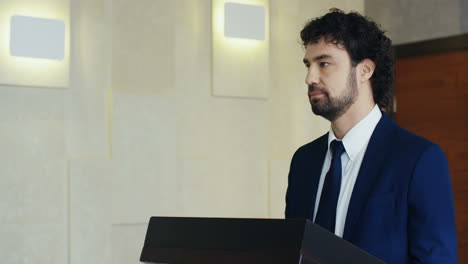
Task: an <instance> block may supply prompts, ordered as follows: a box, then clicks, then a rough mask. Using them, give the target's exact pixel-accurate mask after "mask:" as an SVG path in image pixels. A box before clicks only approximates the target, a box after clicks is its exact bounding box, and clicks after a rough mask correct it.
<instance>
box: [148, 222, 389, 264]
mask: <svg viewBox="0 0 468 264" xmlns="http://www.w3.org/2000/svg"><path fill="white" fill-rule="evenodd" d="M140 261H143V262H150V263H175V264H177V263H184V264H186V263H224V264H230V263H236V264H237V263H244V264H249V263H269V264H273V263H274V264H276V263H278V264H279V263H281V264H287V263H295V264H297V263H300V264H340V263H360V264H384V262H383V261H381V260H379V259H378V258H376V257H374V256H372V255H370V254H368V253H367V252H365V251H363V250H361V249H359V248H357V247H356V246H354V245H352V244H351V243H349V242H347V241H345V240H343V239H341V238H340V237H337V236H335V235H334V234H332V233H330V232H328V231H326V230H325V229H323V228H321V227H319V226H317V225H315V224H313V223H312V222H310V221H309V220H306V219H246V218H191V217H151V219H150V222H149V225H148V230H147V233H146V238H145V242H144V246H143V250H142V253H141V258H140Z"/></svg>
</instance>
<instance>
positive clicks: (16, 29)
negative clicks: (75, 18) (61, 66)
mask: <svg viewBox="0 0 468 264" xmlns="http://www.w3.org/2000/svg"><path fill="white" fill-rule="evenodd" d="M10 55H12V56H17V57H30V58H41V59H51V60H63V59H64V57H65V22H64V21H61V20H55V19H45V18H37V17H29V16H19V15H14V16H12V17H11V22H10Z"/></svg>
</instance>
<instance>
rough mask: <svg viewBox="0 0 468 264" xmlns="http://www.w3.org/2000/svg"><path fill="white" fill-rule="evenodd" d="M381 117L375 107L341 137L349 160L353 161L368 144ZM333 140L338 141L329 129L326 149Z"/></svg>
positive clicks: (377, 108)
mask: <svg viewBox="0 0 468 264" xmlns="http://www.w3.org/2000/svg"><path fill="white" fill-rule="evenodd" d="M381 117H382V113H381V112H380V109H379V107H378V106H377V105H375V106H374V108H373V109H372V110H371V111H370V112H369V113H368V114H367V116H366V117H364V118H363V119H362V120H361V121H359V122H358V123H357V124H356V125H355V126H354V127H353V128H351V130H349V131H348V133H346V135H345V136H344V137H343V139H342V141H343V146H344V148H345V151H346V154H347V155H348V157H349V159H350V160H353V159H354V158H355V157H356V156H357V154H359V152H361V150H362V149H363V148H364V147H365V146H367V143H368V142H369V140H370V137H371V136H372V133H373V132H374V129H375V127H376V126H377V123H379V120H380V118H381ZM335 139H336V140H338V139H337V138H336V136H335V133H333V129H330V132H329V133H328V149H330V143H331V142H332V141H333V140H335ZM329 152H330V151H329Z"/></svg>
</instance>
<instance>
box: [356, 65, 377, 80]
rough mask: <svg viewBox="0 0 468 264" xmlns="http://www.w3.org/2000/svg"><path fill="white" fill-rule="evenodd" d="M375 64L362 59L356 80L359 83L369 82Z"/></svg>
mask: <svg viewBox="0 0 468 264" xmlns="http://www.w3.org/2000/svg"><path fill="white" fill-rule="evenodd" d="M374 70H375V63H374V62H373V61H372V60H370V59H364V60H363V61H361V62H360V63H359V70H358V71H359V72H358V78H359V81H360V82H366V81H368V80H370V78H371V77H372V74H374Z"/></svg>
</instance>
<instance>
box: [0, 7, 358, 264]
mask: <svg viewBox="0 0 468 264" xmlns="http://www.w3.org/2000/svg"><path fill="white" fill-rule="evenodd" d="M332 6H336V7H340V8H343V9H345V10H350V9H353V10H357V11H361V12H362V11H363V10H364V1H363V0H353V1H351V0H349V1H347V0H339V1H338V0H336V1H328V2H326V3H324V2H322V1H309V0H294V1H291V0H288V1H283V0H271V1H270V37H271V39H270V41H271V42H270V55H269V56H270V57H269V60H270V73H269V81H270V84H271V85H270V87H269V89H270V90H269V98H268V99H265V100H263V99H250V98H228V97H213V96H211V80H212V76H211V2H210V1H208V0H177V1H166V0H71V21H72V32H71V34H72V51H71V61H72V64H71V85H70V87H69V88H68V89H65V90H54V89H45V88H32V87H8V86H0V104H1V105H2V111H1V112H0V127H1V129H0V146H1V149H2V150H3V152H2V154H1V156H0V160H1V161H2V166H0V175H1V185H0V209H1V212H2V213H1V215H0V259H2V263H47V264H55V263H57V264H58V263H60V264H62V263H138V261H137V260H138V254H139V250H141V246H142V241H143V238H144V232H145V228H146V223H147V221H148V219H149V217H150V216H152V215H170V216H220V217H262V218H264V217H275V218H281V217H283V209H284V192H285V188H286V180H287V172H288V169H289V162H290V159H291V156H292V154H293V152H294V151H295V150H296V149H297V147H298V146H300V145H302V144H304V143H306V142H308V141H310V140H312V139H314V138H316V137H317V136H319V135H321V134H322V133H324V132H325V131H326V130H327V128H328V123H327V122H325V121H323V120H321V119H320V118H316V117H314V116H313V115H312V114H311V111H310V107H309V106H308V102H307V98H306V96H305V91H306V87H305V85H304V82H303V79H304V73H305V70H304V67H303V66H302V63H301V61H302V55H303V54H302V53H303V51H302V48H301V47H300V45H299V44H298V32H299V30H300V29H301V27H302V25H303V24H304V22H305V21H306V20H308V19H310V18H311V17H314V16H317V15H320V14H322V13H324V12H325V11H326V10H328V8H330V7H332ZM252 74H255V73H254V72H253V73H252Z"/></svg>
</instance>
